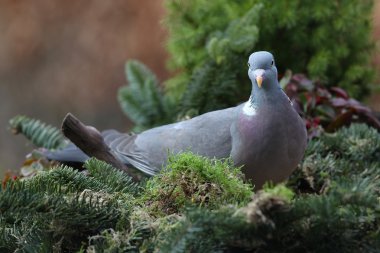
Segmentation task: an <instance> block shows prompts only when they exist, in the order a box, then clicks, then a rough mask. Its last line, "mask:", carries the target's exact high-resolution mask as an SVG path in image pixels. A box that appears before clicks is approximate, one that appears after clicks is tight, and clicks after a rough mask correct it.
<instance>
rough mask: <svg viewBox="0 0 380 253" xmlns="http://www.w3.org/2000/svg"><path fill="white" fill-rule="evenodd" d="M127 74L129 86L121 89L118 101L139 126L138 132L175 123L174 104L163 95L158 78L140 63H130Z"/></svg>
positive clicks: (127, 66) (127, 65)
mask: <svg viewBox="0 0 380 253" xmlns="http://www.w3.org/2000/svg"><path fill="white" fill-rule="evenodd" d="M125 72H126V78H127V80H128V84H129V85H128V86H124V87H121V88H120V89H119V93H118V99H119V103H120V105H121V108H122V109H123V111H124V113H125V114H127V115H128V117H129V118H130V119H131V120H132V121H133V122H134V123H135V124H136V125H137V126H138V127H137V128H136V130H137V131H139V130H143V129H145V128H148V127H152V126H157V125H163V124H167V123H170V122H172V121H174V115H175V110H174V109H173V108H172V102H171V100H170V99H169V98H168V97H167V96H164V95H163V92H162V91H161V88H160V87H159V83H158V80H157V78H156V76H155V75H154V74H153V73H152V72H151V71H150V70H149V69H148V68H147V67H146V66H145V65H144V64H142V63H140V62H138V61H128V62H127V64H126V66H125Z"/></svg>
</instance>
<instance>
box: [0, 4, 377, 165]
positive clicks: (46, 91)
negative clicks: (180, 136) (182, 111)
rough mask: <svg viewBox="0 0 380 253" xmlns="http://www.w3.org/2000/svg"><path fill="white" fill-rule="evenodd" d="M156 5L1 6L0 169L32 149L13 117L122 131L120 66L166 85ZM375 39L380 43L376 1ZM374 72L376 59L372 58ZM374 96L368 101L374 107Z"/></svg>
mask: <svg viewBox="0 0 380 253" xmlns="http://www.w3.org/2000/svg"><path fill="white" fill-rule="evenodd" d="M163 15H164V9H163V7H162V0H159V1H158V0H143V1H141V0H113V1H104V0H91V1H90V0H76V1H58V0H55V1H54V0H34V1H21V0H3V1H0V171H1V170H5V169H17V168H18V167H20V165H21V163H22V161H23V158H24V157H25V154H27V152H29V151H31V149H32V147H31V146H26V143H27V141H26V140H25V139H24V138H23V137H22V136H16V137H15V136H13V135H11V133H10V132H9V130H8V129H7V125H8V120H9V119H10V118H11V117H13V116H14V115H17V114H25V115H28V116H31V117H34V118H38V119H41V120H43V121H44V122H47V123H49V124H52V125H55V126H59V125H60V123H61V120H62V118H63V117H64V115H65V114H66V113H67V112H72V113H74V114H75V115H76V116H78V117H79V118H80V119H81V120H82V121H83V122H85V123H87V124H91V125H94V126H96V127H97V128H99V129H106V128H116V129H119V130H121V131H126V130H128V127H129V126H130V122H129V121H128V119H127V118H126V117H125V116H124V115H123V113H122V112H121V110H120V108H119V105H118V103H117V100H116V93H117V89H118V88H119V87H120V86H121V85H123V84H125V76H124V63H125V61H126V60H127V59H138V60H140V61H142V62H144V63H145V64H146V65H148V66H149V67H150V68H151V69H152V70H153V71H154V72H155V73H156V74H157V75H158V77H159V79H160V80H165V79H166V78H167V77H168V72H167V71H166V68H165V61H166V59H167V54H166V52H165V49H164V44H165V37H166V31H165V30H164V28H163V26H162V25H161V23H160V21H161V20H162V18H163ZM374 17H376V18H375V21H374V25H375V29H374V35H375V37H376V38H377V40H379V39H380V0H376V8H375V12H374ZM374 61H375V62H376V63H377V67H378V68H379V73H380V56H379V54H377V57H376V58H375V60H374ZM378 100H380V97H379V96H378V97H376V96H375V97H372V98H371V99H370V101H371V104H372V105H373V106H375V107H376V108H377V110H380V102H379V101H378Z"/></svg>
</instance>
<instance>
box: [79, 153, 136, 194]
mask: <svg viewBox="0 0 380 253" xmlns="http://www.w3.org/2000/svg"><path fill="white" fill-rule="evenodd" d="M84 167H85V168H86V169H87V170H88V171H89V176H90V177H93V178H94V179H96V181H97V182H101V183H103V190H105V189H108V191H109V192H120V193H128V194H137V193H139V192H140V191H141V188H140V186H139V185H138V184H137V183H136V182H133V181H132V178H131V177H130V176H128V175H127V174H126V173H125V172H122V171H120V170H117V169H115V168H113V167H112V166H111V165H109V164H107V163H105V162H103V161H99V160H97V159H95V158H91V159H89V160H87V161H86V163H85V164H84Z"/></svg>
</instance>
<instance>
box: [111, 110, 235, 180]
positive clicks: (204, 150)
mask: <svg viewBox="0 0 380 253" xmlns="http://www.w3.org/2000/svg"><path fill="white" fill-rule="evenodd" d="M236 110H238V107H233V108H228V109H224V110H218V111H213V112H209V113H205V114H203V115H200V116H197V117H195V118H192V119H190V120H186V121H182V122H178V123H173V124H169V125H165V126H161V127H156V128H152V129H150V130H147V131H144V132H142V133H140V134H137V135H134V136H127V135H123V134H120V135H119V136H117V135H115V136H114V137H115V138H107V137H106V138H105V140H106V143H107V144H108V145H109V146H110V148H111V149H112V150H113V151H114V152H115V153H116V154H117V156H118V157H119V159H121V160H122V161H123V162H125V163H129V164H132V165H133V166H134V167H136V168H137V169H139V170H141V171H143V172H145V173H147V174H150V175H154V174H156V173H157V172H158V171H159V170H160V169H161V168H162V166H163V165H165V162H166V160H167V157H168V154H170V153H173V154H176V153H179V152H183V151H192V152H194V153H196V154H199V155H202V156H206V157H210V158H214V157H215V158H228V157H229V155H230V151H231V135H230V127H231V124H232V122H233V120H234V118H235V117H236V113H235V112H236ZM111 139H112V140H111Z"/></svg>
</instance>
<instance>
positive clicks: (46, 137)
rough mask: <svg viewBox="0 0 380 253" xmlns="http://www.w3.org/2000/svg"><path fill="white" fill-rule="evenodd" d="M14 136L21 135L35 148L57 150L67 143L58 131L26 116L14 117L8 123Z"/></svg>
mask: <svg viewBox="0 0 380 253" xmlns="http://www.w3.org/2000/svg"><path fill="white" fill-rule="evenodd" d="M9 124H10V127H11V129H12V131H13V132H14V133H15V134H19V133H21V134H23V135H24V136H25V137H26V138H27V139H29V140H30V141H31V142H32V143H33V144H34V145H36V146H37V147H44V148H47V149H59V148H63V147H64V146H66V144H67V141H66V139H65V137H64V136H63V135H62V133H61V132H60V130H59V129H57V128H55V127H53V126H50V125H47V124H45V123H43V122H41V121H40V120H36V119H31V118H28V117H26V116H21V115H19V116H16V117H14V118H12V119H11V120H10V121H9Z"/></svg>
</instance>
